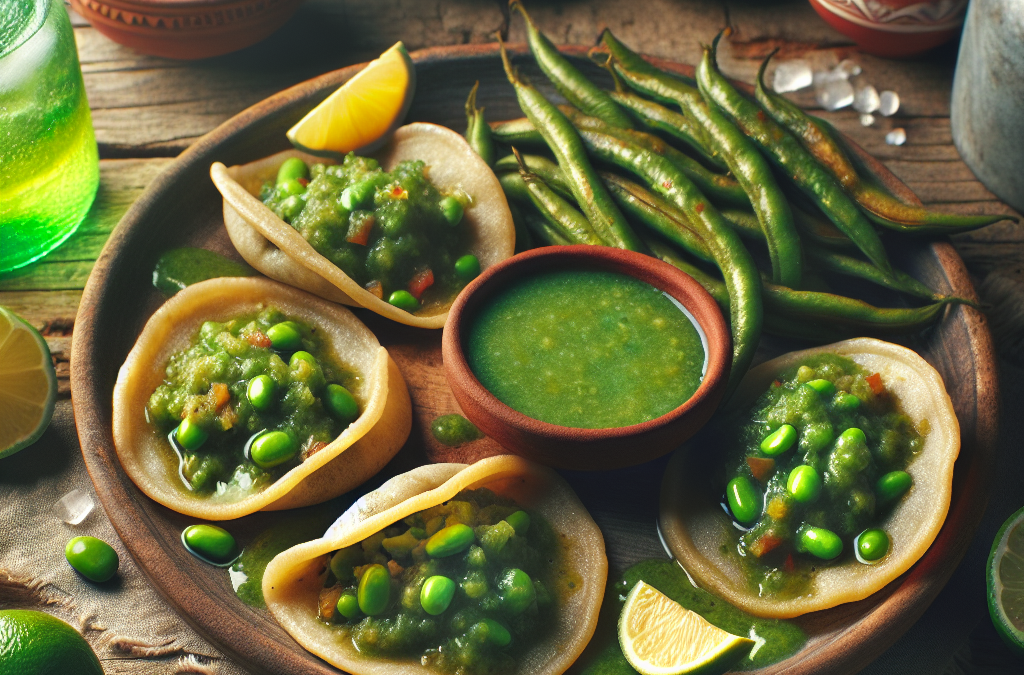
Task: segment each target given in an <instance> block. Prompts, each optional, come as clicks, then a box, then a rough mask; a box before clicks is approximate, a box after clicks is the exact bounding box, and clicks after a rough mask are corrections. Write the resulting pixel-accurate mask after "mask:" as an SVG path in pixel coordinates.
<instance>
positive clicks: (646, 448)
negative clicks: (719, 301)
mask: <svg viewBox="0 0 1024 675" xmlns="http://www.w3.org/2000/svg"><path fill="white" fill-rule="evenodd" d="M573 267H576V268H586V269H600V270H607V271H611V272H618V273H621V274H627V275H629V276H632V277H635V278H637V279H639V280H641V281H645V282H647V283H649V284H651V285H652V286H654V287H655V288H658V289H660V290H662V291H664V292H666V293H668V294H669V295H671V296H672V297H673V298H675V299H676V300H678V301H679V302H680V303H681V304H682V305H683V306H684V307H685V308H686V309H687V310H689V312H690V314H691V315H692V316H693V317H694V319H695V320H696V321H697V323H698V324H699V325H700V328H701V330H702V331H703V333H704V336H705V337H706V338H707V346H706V348H707V370H706V372H705V374H704V379H703V381H702V382H701V384H700V386H699V387H698V388H697V391H696V392H695V393H694V394H693V396H691V397H690V399H689V400H687V401H686V402H685V403H683V404H682V405H681V406H679V407H678V408H676V409H675V410H673V411H672V412H669V413H666V414H665V415H662V416H661V417H658V418H656V419H653V420H649V421H647V422H643V423H641V424H634V425H631V426H626V427H614V428H610V429H580V428H573V427H563V426H559V425H557V424H550V423H548V422H541V421H540V420H536V419H533V418H532V417H527V416H526V415H524V414H523V413H521V412H518V411H516V410H513V409H512V408H510V407H509V406H507V405H505V404H504V403H502V402H501V401H499V400H498V399H497V397H495V396H494V394H492V393H491V392H489V391H488V390H487V389H486V388H485V387H484V386H483V385H482V384H481V383H480V381H479V380H478V379H477V378H476V376H475V375H474V374H473V372H472V370H470V367H469V363H468V362H467V360H466V355H465V352H464V349H463V345H464V339H465V338H466V337H467V331H468V329H469V326H470V324H471V322H472V319H473V317H474V316H475V314H476V311H477V310H478V309H479V308H480V307H482V306H484V305H486V304H487V302H488V301H489V299H490V298H491V297H492V296H493V295H494V294H495V293H496V292H497V291H499V290H501V289H502V288H504V287H505V286H506V285H508V284H509V283H511V282H515V281H517V280H519V279H522V278H524V277H529V276H531V275H535V274H538V273H543V272H548V271H554V270H564V269H567V268H573ZM731 352H732V343H731V340H730V337H729V330H728V328H727V326H726V323H725V319H724V318H722V313H721V311H719V309H718V305H716V304H715V301H714V300H713V299H712V298H711V296H710V295H708V293H707V291H705V290H704V289H703V288H702V287H701V286H700V284H698V283H697V282H696V281H694V280H693V278H692V277H690V276H689V275H688V274H686V273H684V272H681V271H680V270H678V269H676V268H675V267H672V266H671V265H668V264H666V263H663V262H661V261H660V260H657V259H655V258H651V257H648V256H645V255H642V254H639V253H633V252H632V251H623V250H620V249H615V248H606V247H604V246H549V247H545V248H540V249H535V250H532V251H527V252H526V253H521V254H519V255H517V256H514V257H512V258H509V259H507V260H505V261H503V262H501V263H499V264H497V265H495V266H494V267H491V268H490V269H488V270H487V271H486V272H484V273H483V274H481V275H480V276H479V277H477V278H476V279H474V280H473V282H472V283H470V284H469V286H467V287H466V288H465V289H464V290H463V291H462V293H461V294H459V297H458V298H456V300H455V303H454V304H453V305H452V308H451V310H450V312H449V314H448V323H447V324H445V327H444V335H443V337H442V341H441V353H442V356H443V357H444V372H445V376H446V377H447V379H448V384H449V386H451V389H452V392H453V393H454V394H455V400H456V401H458V403H459V405H460V406H461V407H462V410H463V412H464V413H465V415H466V417H467V418H469V420H470V421H472V422H473V423H474V424H476V425H477V426H478V427H479V428H480V430H481V431H483V432H484V433H485V434H487V435H488V436H490V437H491V438H493V439H494V440H496V441H497V442H498V443H500V444H501V445H502V446H503V447H504V448H506V449H507V450H509V451H511V452H514V453H516V454H519V455H522V456H524V457H527V458H529V459H532V460H534V461H536V462H540V463H542V464H547V465H548V466H553V467H556V468H560V469H580V470H593V469H617V468H621V467H625V466H633V465H635V464H641V463H643V462H646V461H649V460H651V459H654V458H656V457H660V456H661V455H664V454H666V453H668V452H669V451H671V450H672V449H674V448H676V447H678V446H679V444H680V443H682V442H683V441H685V440H686V439H688V438H689V437H690V436H692V435H693V434H695V433H696V432H697V430H699V429H700V428H701V427H702V426H704V424H705V422H707V421H708V419H709V418H710V417H711V415H712V413H714V411H715V409H716V408H717V407H718V403H719V401H721V398H722V395H723V394H724V388H725V384H726V380H727V379H728V375H729V363H730V356H731Z"/></svg>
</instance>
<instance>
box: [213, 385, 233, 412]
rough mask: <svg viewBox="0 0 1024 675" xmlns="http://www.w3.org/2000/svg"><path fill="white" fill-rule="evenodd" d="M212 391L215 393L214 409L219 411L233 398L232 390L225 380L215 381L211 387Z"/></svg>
mask: <svg viewBox="0 0 1024 675" xmlns="http://www.w3.org/2000/svg"><path fill="white" fill-rule="evenodd" d="M210 393H212V394H213V404H214V408H213V409H214V410H216V411H217V412H220V409H221V408H223V407H224V406H225V404H227V402H228V401H230V400H231V392H230V391H228V385H226V384H224V383H223V382H214V383H213V385H212V386H211V387H210Z"/></svg>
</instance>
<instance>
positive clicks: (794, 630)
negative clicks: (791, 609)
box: [580, 560, 807, 675]
mask: <svg viewBox="0 0 1024 675" xmlns="http://www.w3.org/2000/svg"><path fill="white" fill-rule="evenodd" d="M638 581H645V582H647V583H648V584H650V585H651V586H654V587H655V588H656V589H658V590H659V591H661V592H662V593H664V594H665V595H667V596H668V597H669V598H671V599H672V600H675V601H676V602H678V603H679V604H680V605H682V606H683V607H685V608H687V609H689V610H691V611H694V612H697V613H698V614H700V615H701V616H702V617H704V618H705V619H707V621H708V622H710V623H712V624H714V625H715V626H718V627H719V628H721V629H722V630H724V631H728V632H730V633H732V634H733V635H741V636H743V637H749V638H750V639H752V640H754V646H753V647H752V648H751V650H750V652H749V653H748V654H747V655H746V656H744V657H743V658H742V659H741V660H740V661H739V663H736V664H734V665H733V666H732V669H735V670H755V669H758V668H764V667H765V666H769V665H771V664H773V663H778V662H779V661H782V660H784V659H786V658H788V657H790V656H792V655H793V654H795V653H796V652H797V651H799V649H800V648H801V647H802V646H803V644H804V643H805V642H806V641H807V635H806V634H804V632H803V631H802V630H800V628H799V627H798V626H796V625H795V624H793V623H791V622H789V621H782V620H779V619H761V618H758V617H756V616H751V615H750V614H747V613H746V612H744V611H743V610H741V609H737V608H735V607H733V606H732V605H730V604H729V603H728V602H725V601H723V600H722V599H720V598H718V597H716V596H714V595H712V594H711V593H708V592H707V591H705V590H702V589H700V588H697V587H696V586H694V585H693V582H691V581H690V578H689V577H688V576H687V574H686V572H685V571H684V570H683V568H682V567H680V566H679V563H677V562H675V561H673V560H644V561H643V562H639V563H637V564H636V565H633V566H632V567H630V568H629V569H627V570H626V571H625V572H624V573H623V574H622V577H621V578H620V579H618V580H616V581H613V582H612V583H611V584H610V586H609V589H608V592H607V593H605V596H604V604H603V605H602V606H601V617H600V619H599V620H598V625H597V632H596V633H595V635H594V639H593V640H592V641H591V644H590V646H588V647H587V651H585V652H584V653H583V656H582V657H581V658H580V665H581V669H580V672H581V673H582V674H583V675H631V674H633V673H636V671H635V670H634V669H633V667H632V666H630V665H629V662H628V661H626V657H625V656H624V655H623V654H622V649H621V648H620V647H619V641H618V640H617V639H616V627H617V626H618V620H619V614H621V613H622V606H623V604H624V602H625V599H626V595H627V594H628V593H629V591H630V590H631V589H632V588H633V586H635V585H636V583H637V582H638Z"/></svg>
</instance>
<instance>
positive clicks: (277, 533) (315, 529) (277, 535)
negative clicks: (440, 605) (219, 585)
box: [228, 500, 339, 609]
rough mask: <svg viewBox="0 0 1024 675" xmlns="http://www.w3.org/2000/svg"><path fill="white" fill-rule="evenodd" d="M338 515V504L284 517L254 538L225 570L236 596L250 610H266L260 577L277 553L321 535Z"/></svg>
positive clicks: (330, 503)
mask: <svg viewBox="0 0 1024 675" xmlns="http://www.w3.org/2000/svg"><path fill="white" fill-rule="evenodd" d="M338 513H339V509H338V503H337V500H334V501H331V502H328V503H327V504H326V505H321V506H318V507H314V508H313V509H303V512H301V514H294V515H289V516H288V517H285V518H284V519H283V520H281V521H280V522H278V523H277V524H276V525H272V526H271V527H269V528H267V529H266V530H264V531H263V532H260V533H259V534H258V535H256V538H255V539H253V540H252V542H250V543H249V545H247V546H246V547H245V548H244V549H242V554H241V555H240V556H239V557H238V560H236V561H235V564H233V565H232V566H231V568H230V569H229V570H228V574H229V575H230V577H231V586H232V588H234V589H235V595H237V596H238V597H239V599H240V600H241V601H242V602H244V603H245V604H247V605H249V606H250V607H255V608H257V609H266V607H267V604H266V602H264V600H263V573H264V572H265V571H266V569H267V565H269V564H270V561H271V560H273V559H274V556H276V555H277V554H278V553H281V552H282V551H286V550H288V549H290V548H291V547H292V546H295V545H296V544H301V543H302V542H304V541H310V540H311V539H316V538H317V537H320V536H322V535H323V533H324V531H326V530H327V528H328V527H329V526H330V524H331V523H332V522H334V519H335V518H337V516H338Z"/></svg>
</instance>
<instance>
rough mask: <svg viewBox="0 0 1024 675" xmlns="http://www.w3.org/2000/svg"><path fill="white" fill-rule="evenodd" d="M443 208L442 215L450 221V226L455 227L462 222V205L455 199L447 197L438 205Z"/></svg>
mask: <svg viewBox="0 0 1024 675" xmlns="http://www.w3.org/2000/svg"><path fill="white" fill-rule="evenodd" d="M438 206H440V207H441V214H442V215H443V216H444V219H445V220H447V221H448V224H449V225H452V226H455V225H458V224H459V223H460V222H462V215H463V210H462V204H460V203H459V200H458V199H456V198H455V197H445V198H444V199H442V200H441V202H440V203H439V204H438Z"/></svg>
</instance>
